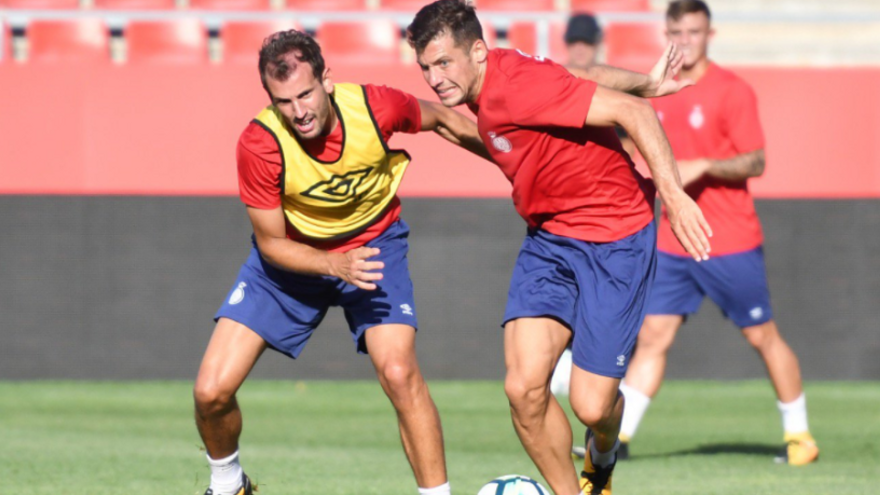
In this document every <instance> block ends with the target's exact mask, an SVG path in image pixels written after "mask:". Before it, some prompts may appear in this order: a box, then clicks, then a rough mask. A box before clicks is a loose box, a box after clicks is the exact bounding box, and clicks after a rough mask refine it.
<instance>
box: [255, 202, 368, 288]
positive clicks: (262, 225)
mask: <svg viewBox="0 0 880 495" xmlns="http://www.w3.org/2000/svg"><path fill="white" fill-rule="evenodd" d="M247 212H248V217H250V220H251V224H253V226H254V237H255V238H256V239H257V247H259V249H260V254H261V255H262V257H263V259H264V260H266V261H267V262H268V263H269V264H270V265H272V266H274V267H276V268H279V269H281V270H286V271H289V272H296V273H302V274H305V275H329V276H332V277H339V278H341V279H342V280H344V281H346V282H348V283H349V284H352V285H354V286H356V287H359V288H361V289H365V290H374V289H375V288H376V284H375V283H373V282H375V281H377V280H382V273H381V272H378V271H376V270H381V269H383V268H385V263H382V262H381V261H368V259H369V258H371V257H373V256H376V255H377V254H379V250H378V249H376V248H371V247H366V246H364V247H359V248H356V249H352V250H351V251H347V252H345V253H331V252H328V251H323V250H320V249H315V248H313V247H311V246H308V245H306V244H303V243H300V242H296V241H293V240H291V239H288V238H287V232H286V224H285V220H284V212H283V211H282V209H281V207H280V206H279V207H278V208H273V209H271V210H264V209H260V208H253V207H248V208H247Z"/></svg>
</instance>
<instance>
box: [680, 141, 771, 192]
mask: <svg viewBox="0 0 880 495" xmlns="http://www.w3.org/2000/svg"><path fill="white" fill-rule="evenodd" d="M764 164H765V160H764V150H755V151H750V152H748V153H742V154H739V155H736V156H734V157H732V158H728V159H726V160H713V159H710V158H698V159H696V160H687V161H679V162H678V170H679V173H681V181H682V183H683V184H684V185H685V186H687V185H688V184H690V183H692V182H694V181H696V180H697V179H699V178H700V177H703V176H704V175H709V176H711V177H715V178H718V179H723V180H729V181H744V180H746V179H751V178H752V177H760V176H761V175H763V174H764Z"/></svg>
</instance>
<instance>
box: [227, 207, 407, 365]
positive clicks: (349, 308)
mask: <svg viewBox="0 0 880 495" xmlns="http://www.w3.org/2000/svg"><path fill="white" fill-rule="evenodd" d="M407 237H409V227H408V226H407V225H406V223H405V222H404V221H403V220H398V221H397V222H395V223H393V224H392V225H391V226H390V227H388V229H386V230H385V232H383V233H382V234H381V235H380V236H379V237H377V238H375V239H373V240H371V241H370V242H368V243H367V244H366V245H367V246H370V247H376V248H379V249H380V250H381V253H380V254H379V255H378V256H375V257H373V258H370V261H383V262H385V268H384V269H383V270H382V275H383V278H382V280H379V281H377V282H376V285H377V286H378V287H377V288H376V289H375V290H372V291H369V290H363V289H359V288H357V287H355V286H354V285H351V284H348V283H346V282H343V281H342V279H339V278H336V277H329V276H308V275H301V274H296V273H292V272H288V271H284V270H279V269H277V268H275V267H273V266H271V265H270V264H268V263H267V262H266V261H265V260H264V259H263V258H262V256H260V252H259V250H258V249H257V248H256V246H255V247H254V248H253V249H251V253H250V255H249V256H248V259H247V261H245V263H244V265H242V267H241V270H240V271H239V273H238V278H237V279H236V280H235V283H234V284H233V286H232V290H231V291H230V292H229V295H228V296H227V297H226V301H225V302H224V303H223V305H222V306H221V307H220V309H219V310H218V311H217V314H216V315H215V316H214V320H215V321H216V320H218V319H220V318H229V319H231V320H235V321H237V322H239V323H241V324H243V325H245V326H247V327H248V328H250V329H251V330H253V331H254V332H256V333H257V334H258V335H260V336H261V337H262V338H263V339H264V340H265V341H266V342H268V343H269V345H270V346H271V347H272V348H274V349H275V350H277V351H279V352H281V353H283V354H286V355H288V356H290V357H292V358H294V359H295V358H296V357H297V356H299V354H300V352H302V349H303V347H305V345H306V342H307V341H308V340H309V337H311V336H312V333H313V332H314V331H315V328H317V326H318V324H319V323H321V320H323V319H324V315H326V314H327V309H328V308H329V307H330V306H340V307H342V309H343V311H344V312H345V319H346V320H347V321H348V325H349V330H350V331H351V335H352V338H353V339H354V341H355V345H356V348H357V351H358V352H360V353H366V352H367V348H366V343H365V341H364V332H366V330H367V329H368V328H370V327H374V326H377V325H385V324H391V323H398V324H403V325H409V326H411V327H414V328H418V322H417V321H416V312H415V311H416V310H415V301H414V299H413V284H412V280H411V279H410V276H409V267H408V262H407V252H408V250H409V244H408V242H407Z"/></svg>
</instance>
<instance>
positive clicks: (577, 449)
mask: <svg viewBox="0 0 880 495" xmlns="http://www.w3.org/2000/svg"><path fill="white" fill-rule="evenodd" d="M586 456H587V448H586V447H582V446H580V445H575V446H574V447H572V448H571V458H572V459H574V460H576V461H580V460H581V459H583V458H584V457H586Z"/></svg>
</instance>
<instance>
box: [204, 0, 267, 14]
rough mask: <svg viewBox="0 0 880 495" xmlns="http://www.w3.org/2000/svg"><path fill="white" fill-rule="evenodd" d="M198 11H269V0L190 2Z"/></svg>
mask: <svg viewBox="0 0 880 495" xmlns="http://www.w3.org/2000/svg"><path fill="white" fill-rule="evenodd" d="M189 8H191V9H196V10H230V11H240V10H269V8H270V4H269V0H189Z"/></svg>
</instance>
